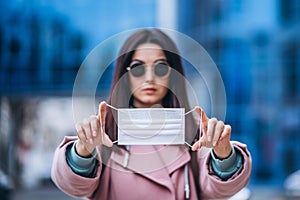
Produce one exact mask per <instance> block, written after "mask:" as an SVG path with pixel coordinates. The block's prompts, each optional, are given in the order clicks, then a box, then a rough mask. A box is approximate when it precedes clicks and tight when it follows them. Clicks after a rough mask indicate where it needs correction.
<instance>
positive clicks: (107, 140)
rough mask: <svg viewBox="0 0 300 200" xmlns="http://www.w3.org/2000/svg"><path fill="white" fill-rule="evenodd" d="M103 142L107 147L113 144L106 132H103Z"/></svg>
mask: <svg viewBox="0 0 300 200" xmlns="http://www.w3.org/2000/svg"><path fill="white" fill-rule="evenodd" d="M103 144H104V145H105V146H108V147H112V146H113V142H112V141H111V139H110V138H109V136H108V135H107V134H106V133H104V136H103Z"/></svg>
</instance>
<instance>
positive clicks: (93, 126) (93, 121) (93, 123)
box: [89, 115, 99, 137]
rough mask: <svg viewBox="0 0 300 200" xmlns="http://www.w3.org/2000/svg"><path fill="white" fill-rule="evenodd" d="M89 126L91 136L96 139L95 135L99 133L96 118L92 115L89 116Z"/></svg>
mask: <svg viewBox="0 0 300 200" xmlns="http://www.w3.org/2000/svg"><path fill="white" fill-rule="evenodd" d="M89 120H90V124H91V131H92V136H93V137H96V136H97V134H98V133H99V121H98V118H97V116H95V115H93V116H90V119H89Z"/></svg>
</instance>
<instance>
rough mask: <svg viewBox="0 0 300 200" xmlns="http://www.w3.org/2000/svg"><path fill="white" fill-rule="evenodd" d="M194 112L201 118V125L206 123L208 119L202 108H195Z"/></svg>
mask: <svg viewBox="0 0 300 200" xmlns="http://www.w3.org/2000/svg"><path fill="white" fill-rule="evenodd" d="M195 111H196V113H197V114H198V115H199V117H200V118H201V120H202V121H201V122H202V123H205V122H208V120H209V118H208V117H207V115H206V113H205V112H204V110H203V109H202V108H200V107H199V106H196V107H195Z"/></svg>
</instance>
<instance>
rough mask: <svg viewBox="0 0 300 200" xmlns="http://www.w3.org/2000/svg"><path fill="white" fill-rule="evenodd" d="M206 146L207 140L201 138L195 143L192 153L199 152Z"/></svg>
mask: <svg viewBox="0 0 300 200" xmlns="http://www.w3.org/2000/svg"><path fill="white" fill-rule="evenodd" d="M203 146H205V139H204V138H203V137H201V138H200V140H198V141H197V142H195V143H194V144H193V146H192V151H197V150H198V149H200V148H201V147H203Z"/></svg>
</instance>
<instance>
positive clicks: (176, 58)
mask: <svg viewBox="0 0 300 200" xmlns="http://www.w3.org/2000/svg"><path fill="white" fill-rule="evenodd" d="M144 43H154V44H157V45H159V46H160V47H161V48H162V49H163V52H164V54H165V56H166V58H167V62H168V63H169V64H170V66H171V68H172V71H171V75H170V80H169V86H168V92H167V94H166V96H165V97H164V98H163V101H162V106H163V107H165V108H185V110H186V111H189V110H190V106H189V103H188V97H187V92H186V87H185V73H184V69H183V66H182V62H181V57H180V55H179V51H178V49H177V47H176V45H175V43H174V42H173V41H172V40H171V39H170V38H169V37H168V36H167V35H166V34H165V33H163V32H162V31H161V30H159V29H156V28H153V29H142V30H138V31H136V32H135V33H133V34H132V35H131V36H130V37H129V38H128V39H127V40H126V42H125V43H124V45H123V46H122V48H121V50H120V52H119V55H118V58H117V61H116V66H115V71H114V77H113V82H112V88H111V92H110V99H109V100H108V103H109V104H110V105H113V106H114V107H116V108H128V107H131V106H133V105H132V100H133V96H132V92H131V91H130V83H129V77H128V73H127V72H128V71H127V70H126V67H128V66H129V64H130V62H131V60H132V56H133V54H134V51H135V49H136V48H137V47H138V46H139V45H141V44H144ZM106 116H107V117H106V133H107V134H108V135H109V137H110V138H111V139H112V140H113V141H115V140H117V124H116V120H115V119H117V118H116V113H115V111H113V110H111V109H107V115H106ZM186 127H187V129H186V133H187V134H186V141H187V142H189V143H191V142H192V141H193V139H194V138H195V136H196V133H197V126H196V124H195V121H194V119H193V117H192V115H188V116H187V117H186Z"/></svg>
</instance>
